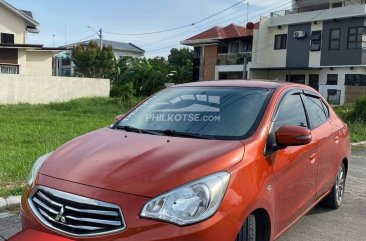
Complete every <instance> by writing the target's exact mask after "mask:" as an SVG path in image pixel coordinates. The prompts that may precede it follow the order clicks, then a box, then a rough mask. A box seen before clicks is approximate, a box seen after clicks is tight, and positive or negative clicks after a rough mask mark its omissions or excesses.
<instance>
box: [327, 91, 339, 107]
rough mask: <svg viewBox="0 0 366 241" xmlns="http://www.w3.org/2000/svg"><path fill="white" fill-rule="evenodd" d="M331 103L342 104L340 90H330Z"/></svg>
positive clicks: (329, 100) (329, 98)
mask: <svg viewBox="0 0 366 241" xmlns="http://www.w3.org/2000/svg"><path fill="white" fill-rule="evenodd" d="M327 100H328V102H329V104H331V105H340V104H341V91H340V90H328V98H327Z"/></svg>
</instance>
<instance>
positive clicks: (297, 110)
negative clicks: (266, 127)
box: [273, 94, 308, 131]
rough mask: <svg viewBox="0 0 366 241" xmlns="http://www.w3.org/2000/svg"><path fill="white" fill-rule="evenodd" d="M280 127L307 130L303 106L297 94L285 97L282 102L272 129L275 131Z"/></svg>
mask: <svg viewBox="0 0 366 241" xmlns="http://www.w3.org/2000/svg"><path fill="white" fill-rule="evenodd" d="M282 126H300V127H305V128H308V123H307V119H306V114H305V110H304V105H303V103H302V100H301V97H300V95H299V94H293V95H290V96H287V97H285V99H284V100H283V102H282V104H281V106H280V109H279V111H278V113H277V116H276V119H275V121H274V123H273V129H274V131H277V130H278V129H279V128H280V127H282Z"/></svg>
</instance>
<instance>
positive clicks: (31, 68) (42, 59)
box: [20, 51, 53, 76]
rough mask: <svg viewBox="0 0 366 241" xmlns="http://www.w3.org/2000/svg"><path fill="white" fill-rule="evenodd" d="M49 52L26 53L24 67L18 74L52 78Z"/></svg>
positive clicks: (50, 54) (51, 54) (50, 53)
mask: <svg viewBox="0 0 366 241" xmlns="http://www.w3.org/2000/svg"><path fill="white" fill-rule="evenodd" d="M52 56H53V53H52V52H51V51H27V56H26V66H25V69H23V71H24V72H22V71H20V74H27V75H48V76H52Z"/></svg>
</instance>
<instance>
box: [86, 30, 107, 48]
mask: <svg viewBox="0 0 366 241" xmlns="http://www.w3.org/2000/svg"><path fill="white" fill-rule="evenodd" d="M88 28H89V29H91V30H92V31H93V32H94V33H95V34H96V35H98V37H99V45H100V50H102V49H103V29H102V28H101V29H99V31H98V32H97V31H95V29H94V28H92V27H90V26H88Z"/></svg>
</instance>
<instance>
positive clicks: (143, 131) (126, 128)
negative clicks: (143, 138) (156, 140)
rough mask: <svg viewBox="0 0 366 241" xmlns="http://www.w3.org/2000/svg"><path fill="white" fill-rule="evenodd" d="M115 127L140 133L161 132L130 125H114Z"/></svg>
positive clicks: (153, 133) (154, 133)
mask: <svg viewBox="0 0 366 241" xmlns="http://www.w3.org/2000/svg"><path fill="white" fill-rule="evenodd" d="M115 129H116V130H124V131H127V132H135V133H140V134H150V135H161V133H159V132H157V131H150V130H144V129H139V128H136V127H132V126H116V127H115Z"/></svg>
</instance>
